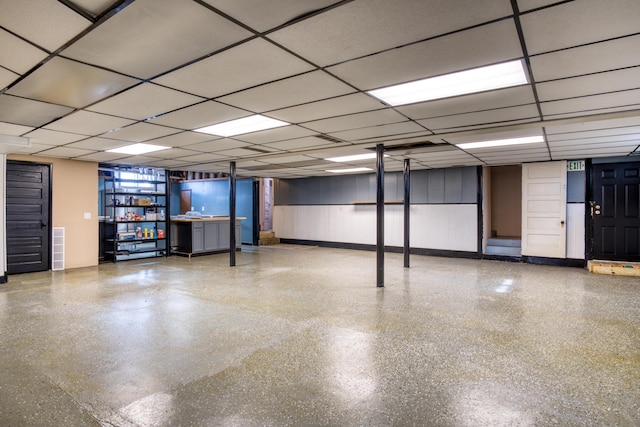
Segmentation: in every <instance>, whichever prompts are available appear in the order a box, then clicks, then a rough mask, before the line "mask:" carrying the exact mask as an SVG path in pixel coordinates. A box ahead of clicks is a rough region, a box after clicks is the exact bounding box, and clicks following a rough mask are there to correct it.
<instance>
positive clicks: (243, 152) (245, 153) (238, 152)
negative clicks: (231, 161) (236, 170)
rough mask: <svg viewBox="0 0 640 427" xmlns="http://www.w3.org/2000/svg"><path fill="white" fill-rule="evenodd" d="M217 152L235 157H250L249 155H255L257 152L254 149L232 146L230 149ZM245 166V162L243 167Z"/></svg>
mask: <svg viewBox="0 0 640 427" xmlns="http://www.w3.org/2000/svg"><path fill="white" fill-rule="evenodd" d="M219 153H220V154H224V155H225V156H229V157H237V158H242V157H251V156H256V155H257V154H258V153H256V152H255V151H252V150H247V149H246V148H233V149H231V150H224V151H220V152H219ZM246 166H247V165H246V164H245V167H246Z"/></svg>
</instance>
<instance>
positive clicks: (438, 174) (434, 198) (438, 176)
mask: <svg viewBox="0 0 640 427" xmlns="http://www.w3.org/2000/svg"><path fill="white" fill-rule="evenodd" d="M444 171H445V170H444V169H433V170H430V171H429V179H428V181H427V191H428V203H444V178H445V175H444Z"/></svg>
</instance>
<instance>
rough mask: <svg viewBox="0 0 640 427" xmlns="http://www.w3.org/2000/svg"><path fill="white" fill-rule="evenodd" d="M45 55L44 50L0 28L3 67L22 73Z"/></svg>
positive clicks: (1, 63) (0, 63) (0, 54)
mask: <svg viewBox="0 0 640 427" xmlns="http://www.w3.org/2000/svg"><path fill="white" fill-rule="evenodd" d="M47 56H48V55H47V53H46V52H44V51H42V50H40V49H38V48H36V47H34V46H32V45H30V44H29V43H27V42H25V41H22V40H21V39H19V38H18V37H15V36H13V35H12V34H10V33H8V32H6V31H3V30H1V29H0V65H2V66H3V67H5V68H7V69H9V70H11V71H13V72H14V73H18V74H24V73H26V72H27V71H29V70H30V69H31V68H33V67H34V66H35V65H36V64H38V63H39V62H40V61H42V60H43V59H45V58H46V57H47ZM2 87H4V86H2Z"/></svg>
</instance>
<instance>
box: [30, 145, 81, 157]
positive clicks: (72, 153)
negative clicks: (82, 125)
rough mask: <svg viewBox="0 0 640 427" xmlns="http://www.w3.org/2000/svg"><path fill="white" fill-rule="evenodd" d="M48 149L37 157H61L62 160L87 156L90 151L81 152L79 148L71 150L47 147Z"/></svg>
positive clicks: (69, 148)
mask: <svg viewBox="0 0 640 427" xmlns="http://www.w3.org/2000/svg"><path fill="white" fill-rule="evenodd" d="M48 148H49V149H47V150H44V151H41V152H39V153H38V156H43V157H63V158H67V159H68V158H72V157H78V156H85V155H87V154H91V153H92V151H90V150H83V149H81V148H71V147H54V148H51V147H48Z"/></svg>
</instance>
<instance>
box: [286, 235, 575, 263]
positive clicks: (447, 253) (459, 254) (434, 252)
mask: <svg viewBox="0 0 640 427" xmlns="http://www.w3.org/2000/svg"><path fill="white" fill-rule="evenodd" d="M280 242H281V243H286V244H290V245H307V246H320V247H323V248H336V249H353V250H359V251H375V250H376V245H366V244H362V243H344V242H326V241H322V240H298V239H283V238H280ZM403 250H404V249H403V248H401V247H399V246H385V247H384V251H385V252H391V253H402V252H403ZM409 253H411V254H412V255H426V256H440V257H447V258H466V259H484V260H492V261H506V262H520V263H525V264H534V265H550V266H558V267H578V268H585V267H586V266H587V261H586V260H583V259H569V258H566V259H564V258H544V257H532V256H524V255H523V256H508V255H487V254H482V255H478V253H477V252H466V251H451V250H444V249H426V248H411V249H410V250H409Z"/></svg>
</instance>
